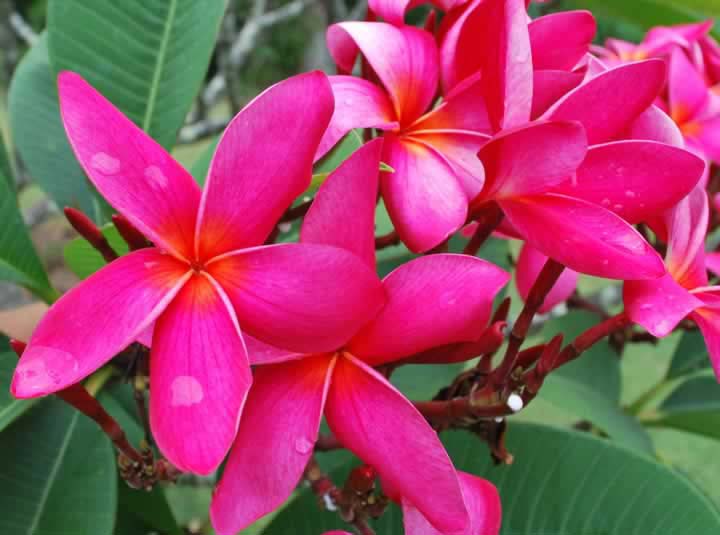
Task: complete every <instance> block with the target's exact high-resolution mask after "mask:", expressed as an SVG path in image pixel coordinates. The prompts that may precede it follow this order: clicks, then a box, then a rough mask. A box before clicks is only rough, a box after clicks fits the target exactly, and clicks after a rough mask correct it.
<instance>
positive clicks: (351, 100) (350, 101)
mask: <svg viewBox="0 0 720 535" xmlns="http://www.w3.org/2000/svg"><path fill="white" fill-rule="evenodd" d="M344 102H345V105H346V106H352V103H353V99H351V98H346V99H345V101H344Z"/></svg>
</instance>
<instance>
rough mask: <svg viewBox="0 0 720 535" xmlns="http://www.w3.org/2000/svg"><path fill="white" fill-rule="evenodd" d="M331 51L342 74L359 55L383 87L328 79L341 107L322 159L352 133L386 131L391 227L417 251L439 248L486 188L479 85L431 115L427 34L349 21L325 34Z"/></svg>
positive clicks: (431, 57)
mask: <svg viewBox="0 0 720 535" xmlns="http://www.w3.org/2000/svg"><path fill="white" fill-rule="evenodd" d="M328 46H329V48H330V52H331V53H332V56H333V58H334V59H335V61H336V63H337V64H338V66H339V68H340V69H341V71H343V72H350V71H351V70H352V67H353V64H354V62H355V59H356V56H357V54H358V50H359V51H361V52H362V54H363V55H364V57H365V58H366V59H367V61H368V63H369V64H370V66H371V67H372V69H373V70H374V72H375V73H377V76H378V78H379V79H380V81H381V83H382V85H383V87H382V88H381V87H379V86H378V85H376V84H374V83H372V82H369V81H367V80H363V79H361V78H356V77H352V76H331V77H330V83H331V85H332V89H333V93H334V95H335V103H336V107H335V113H334V115H333V118H332V120H331V122H330V126H329V127H328V131H327V132H326V134H325V137H324V138H323V140H322V142H321V144H320V149H319V152H318V154H319V155H321V154H324V153H325V152H327V151H328V150H329V149H330V148H331V147H332V146H333V145H335V143H337V141H338V140H339V139H340V138H341V137H342V136H343V135H345V134H346V133H347V132H349V131H350V130H352V129H353V128H377V129H379V130H383V131H385V134H384V136H383V137H384V139H385V144H384V153H383V161H384V162H386V163H387V164H388V165H390V166H391V167H392V168H393V169H394V172H392V173H383V174H382V176H381V183H380V189H381V192H382V195H383V198H384V200H385V205H386V206H387V209H388V212H389V213H390V217H391V218H392V221H393V224H394V225H395V228H396V230H397V232H398V234H399V236H400V238H401V239H402V240H403V242H405V244H406V245H407V246H408V247H409V248H410V249H411V250H412V251H415V252H422V251H427V250H428V249H431V248H432V247H435V246H436V245H438V244H439V243H441V242H442V241H444V240H445V239H446V238H447V237H448V236H450V235H451V234H452V233H453V232H455V231H456V230H457V229H458V228H460V226H462V225H463V224H464V223H465V219H466V217H467V204H468V198H472V197H474V196H475V195H477V193H478V192H479V191H480V189H481V188H482V184H483V169H482V165H480V162H479V161H478V160H477V158H476V157H475V155H476V153H477V150H478V149H479V148H480V145H482V143H484V142H485V141H486V140H487V137H488V136H487V132H489V128H490V127H489V122H488V115H487V112H486V109H485V105H484V104H483V99H482V96H481V94H480V85H479V84H480V83H481V82H480V81H475V82H473V83H470V84H468V85H466V86H464V87H463V88H459V89H458V90H457V91H455V92H454V93H453V95H450V96H448V97H447V98H446V100H444V101H443V102H442V103H441V104H440V105H439V106H438V107H437V108H435V109H432V110H431V109H430V108H431V105H432V103H433V101H434V100H435V97H436V93H437V91H438V76H439V75H438V69H439V66H438V50H437V46H436V44H435V40H434V39H433V36H432V35H431V34H429V33H428V32H426V31H424V30H420V29H418V28H414V27H410V26H403V27H400V28H398V27H395V26H392V25H390V24H386V23H381V22H348V23H341V24H335V25H333V26H331V27H330V28H329V29H328ZM388 51H390V52H388Z"/></svg>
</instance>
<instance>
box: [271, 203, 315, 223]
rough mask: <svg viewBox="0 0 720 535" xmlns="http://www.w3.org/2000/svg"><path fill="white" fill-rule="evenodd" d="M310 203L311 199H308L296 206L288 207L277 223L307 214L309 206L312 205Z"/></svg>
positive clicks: (293, 219) (287, 221) (286, 221)
mask: <svg viewBox="0 0 720 535" xmlns="http://www.w3.org/2000/svg"><path fill="white" fill-rule="evenodd" d="M312 203H313V199H310V200H309V201H305V202H302V203H300V204H298V205H297V206H292V207H290V208H288V209H287V210H286V211H285V213H284V214H283V215H282V217H281V218H280V221H279V223H290V222H291V221H295V220H296V219H300V218H301V217H303V216H304V215H305V214H307V211H308V210H309V209H310V206H312Z"/></svg>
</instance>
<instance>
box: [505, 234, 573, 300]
mask: <svg viewBox="0 0 720 535" xmlns="http://www.w3.org/2000/svg"><path fill="white" fill-rule="evenodd" d="M547 259H548V257H547V256H545V255H544V254H542V253H541V252H540V251H538V250H537V249H535V248H533V247H531V246H530V245H528V244H527V243H526V244H523V247H522V249H520V256H518V261H517V271H516V272H515V278H516V280H515V283H516V284H517V289H518V293H519V294H520V297H522V298H523V300H527V297H528V294H529V293H530V288H532V286H533V284H535V280H536V279H537V277H538V275H539V274H540V271H541V270H542V268H543V266H544V265H545V262H546V261H547ZM579 276H580V274H579V273H578V272H577V271H573V270H572V269H566V270H565V271H563V272H562V274H561V275H560V278H559V279H558V280H557V282H556V283H555V285H554V286H553V288H552V290H550V293H548V294H547V296H546V297H545V301H543V304H542V306H541V307H540V309H539V312H540V313H541V314H545V313H546V312H550V310H552V309H553V307H555V305H558V304H560V303H563V302H565V301H567V300H568V298H569V297H570V296H571V295H572V294H573V292H574V291H575V288H577V281H578V278H579Z"/></svg>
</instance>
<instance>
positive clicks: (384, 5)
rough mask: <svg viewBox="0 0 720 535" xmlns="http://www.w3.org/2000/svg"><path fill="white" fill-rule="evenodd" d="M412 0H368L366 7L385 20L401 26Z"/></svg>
mask: <svg viewBox="0 0 720 535" xmlns="http://www.w3.org/2000/svg"><path fill="white" fill-rule="evenodd" d="M412 3H413V0H368V7H369V8H370V10H371V11H372V12H373V13H375V14H376V15H379V16H381V17H382V18H383V19H385V20H386V21H387V22H389V23H391V24H395V25H397V26H401V25H402V24H403V22H404V19H405V12H406V11H407V10H408V9H409V8H410V7H411V5H412Z"/></svg>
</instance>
